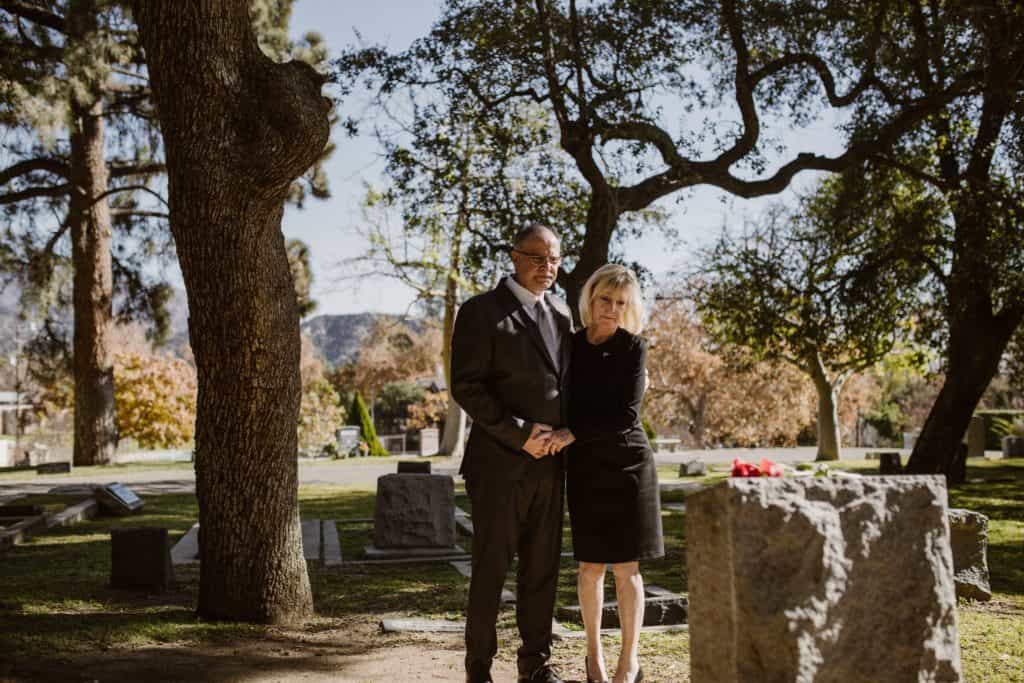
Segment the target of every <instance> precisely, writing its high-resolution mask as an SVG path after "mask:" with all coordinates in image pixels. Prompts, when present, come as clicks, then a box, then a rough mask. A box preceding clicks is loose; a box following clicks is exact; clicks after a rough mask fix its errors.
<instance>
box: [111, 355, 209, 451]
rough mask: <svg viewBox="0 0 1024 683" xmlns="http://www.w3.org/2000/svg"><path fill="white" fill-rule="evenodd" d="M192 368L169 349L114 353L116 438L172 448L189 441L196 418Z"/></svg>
mask: <svg viewBox="0 0 1024 683" xmlns="http://www.w3.org/2000/svg"><path fill="white" fill-rule="evenodd" d="M196 387H197V383H196V371H195V368H194V367H193V366H192V364H191V363H189V362H188V361H186V360H182V359H181V358H176V357H174V356H172V355H170V354H167V353H141V352H139V351H126V352H122V353H119V354H117V355H116V356H115V357H114V397H115V400H116V403H117V417H116V420H117V430H118V433H119V435H120V438H122V439H125V438H130V439H134V440H135V442H136V443H138V445H139V446H140V447H141V448H175V447H180V446H185V445H187V444H189V443H191V442H192V439H193V437H194V436H195V421H196Z"/></svg>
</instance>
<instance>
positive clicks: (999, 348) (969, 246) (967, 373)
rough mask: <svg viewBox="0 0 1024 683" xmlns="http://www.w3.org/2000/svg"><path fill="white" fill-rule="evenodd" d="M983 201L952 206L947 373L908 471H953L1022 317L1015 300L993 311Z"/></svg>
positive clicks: (1023, 313)
mask: <svg viewBox="0 0 1024 683" xmlns="http://www.w3.org/2000/svg"><path fill="white" fill-rule="evenodd" d="M984 204H985V202H984V199H983V195H982V194H981V193H978V195H977V196H976V197H975V198H973V201H972V199H971V198H969V199H967V200H966V201H964V203H963V204H961V206H960V207H959V210H957V211H954V217H955V219H956V222H957V235H956V242H957V247H955V249H954V253H955V258H954V260H953V267H952V270H951V274H950V279H949V304H948V305H949V310H948V312H947V319H948V322H949V341H948V345H947V354H946V363H947V369H946V375H945V379H944V381H943V383H942V388H941V389H939V395H938V397H937V398H936V399H935V403H934V404H932V409H931V410H930V411H929V413H928V417H927V418H925V422H924V426H923V427H922V428H921V434H920V435H919V436H918V438H917V442H916V443H915V444H914V450H913V451H912V452H911V454H910V460H909V461H908V462H907V472H908V473H912V474H947V475H949V474H951V467H952V465H953V463H954V460H955V456H956V450H957V446H958V445H959V444H960V442H961V441H962V440H963V437H964V434H965V433H966V432H967V426H968V424H969V423H970V420H971V416H972V415H973V414H974V409H975V408H976V407H977V405H978V401H980V400H981V396H982V394H984V393H985V389H987V388H988V385H989V383H991V381H992V378H993V377H994V376H995V374H996V372H998V370H999V362H1000V359H1001V358H1002V356H1003V352H1004V351H1005V350H1006V346H1007V344H1009V342H1010V339H1011V338H1012V337H1013V334H1014V332H1015V331H1016V330H1017V328H1018V327H1019V326H1020V325H1021V324H1022V322H1024V304H1022V303H1021V302H1020V301H1018V300H1011V301H1008V302H1005V303H1004V307H1003V309H1002V310H1001V311H1000V312H999V313H993V309H994V307H993V300H992V299H993V297H992V291H993V288H994V283H993V279H992V278H993V272H992V268H991V267H990V265H989V263H988V261H987V258H986V256H985V255H986V254H987V253H988V249H989V247H988V245H987V241H988V239H989V237H988V235H989V234H990V233H989V230H988V229H987V225H986V223H987V220H986V218H985V216H986V211H987V208H986V207H985V206H984Z"/></svg>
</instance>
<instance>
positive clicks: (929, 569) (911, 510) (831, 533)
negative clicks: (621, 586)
mask: <svg viewBox="0 0 1024 683" xmlns="http://www.w3.org/2000/svg"><path fill="white" fill-rule="evenodd" d="M686 507H687V520H686V537H687V552H688V554H687V565H688V566H687V572H688V583H689V600H690V605H689V620H690V662H691V665H690V666H691V677H692V680H693V681H695V683H705V682H715V683H727V682H730V681H736V682H739V681H759V682H764V683H774V682H783V681H787V682H788V681H794V682H800V683H810V682H811V681H815V682H819V683H820V682H821V681H873V682H875V683H887V682H892V683H895V682H897V681H936V682H938V681H961V680H963V675H962V673H961V671H962V669H961V663H960V646H959V640H958V635H957V619H956V595H955V592H954V585H953V558H952V554H951V551H950V531H949V523H948V521H947V504H946V485H945V480H944V479H943V478H942V477H938V476H927V477H922V476H917V477H904V476H893V477H858V478H853V477H814V478H799V479H797V478H759V479H749V478H742V479H741V478H736V479H729V480H728V481H726V482H723V483H721V484H719V485H717V486H715V487H712V488H709V489H707V490H705V491H702V492H700V493H695V494H693V495H690V496H688V497H687V499H686Z"/></svg>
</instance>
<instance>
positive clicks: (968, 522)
mask: <svg viewBox="0 0 1024 683" xmlns="http://www.w3.org/2000/svg"><path fill="white" fill-rule="evenodd" d="M949 533H950V541H951V543H952V547H953V571H954V572H955V573H954V575H953V580H954V581H955V582H956V594H957V595H958V596H959V597H962V598H970V599H971V600H981V601H988V600H991V599H992V587H991V585H989V580H988V517H986V516H985V515H983V514H981V513H980V512H974V511H972V510H963V509H960V508H954V509H951V510H950V511H949Z"/></svg>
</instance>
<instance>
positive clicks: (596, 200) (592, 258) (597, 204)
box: [558, 186, 622, 325]
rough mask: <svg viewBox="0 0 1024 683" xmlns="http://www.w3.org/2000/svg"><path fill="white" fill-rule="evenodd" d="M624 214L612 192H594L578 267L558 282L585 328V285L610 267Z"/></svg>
mask: <svg viewBox="0 0 1024 683" xmlns="http://www.w3.org/2000/svg"><path fill="white" fill-rule="evenodd" d="M621 213H622V211H621V208H620V207H619V205H618V202H617V200H616V196H615V192H614V190H613V189H612V188H610V187H607V186H606V187H602V188H592V191H591V193H590V207H589V208H588V209H587V230H586V233H585V234H584V236H583V247H582V249H581V251H580V258H579V260H578V261H577V262H576V267H575V268H573V269H572V271H571V272H565V271H562V273H561V277H560V278H559V280H558V283H559V284H560V285H561V286H562V288H563V289H565V298H566V303H568V304H569V308H570V310H572V315H573V319H574V320H575V322H576V324H577V325H580V324H581V321H580V307H579V304H580V294H581V293H582V291H583V285H585V284H586V282H587V278H589V277H590V276H591V275H593V274H594V271H596V270H597V269H598V268H600V267H601V266H603V265H604V264H606V263H608V249H609V245H610V243H611V239H612V234H613V233H614V232H615V227H616V225H617V224H618V222H619V216H620V215H621Z"/></svg>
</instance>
